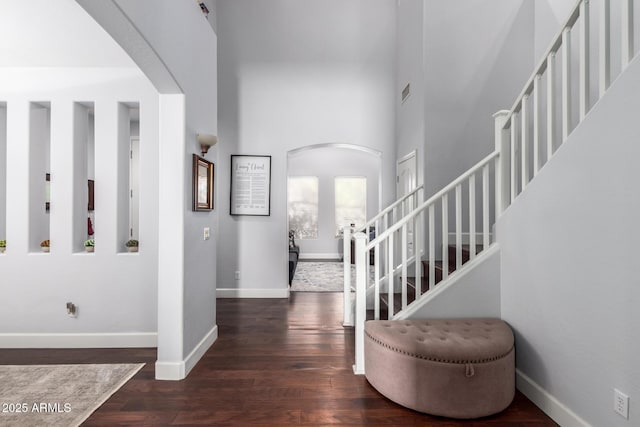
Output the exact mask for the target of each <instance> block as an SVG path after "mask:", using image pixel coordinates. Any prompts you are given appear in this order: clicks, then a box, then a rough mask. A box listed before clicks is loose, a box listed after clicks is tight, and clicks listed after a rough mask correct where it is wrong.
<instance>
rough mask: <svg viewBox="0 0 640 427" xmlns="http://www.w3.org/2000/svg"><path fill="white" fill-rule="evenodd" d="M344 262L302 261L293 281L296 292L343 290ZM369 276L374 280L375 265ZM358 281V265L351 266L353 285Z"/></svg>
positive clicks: (292, 288)
mask: <svg viewBox="0 0 640 427" xmlns="http://www.w3.org/2000/svg"><path fill="white" fill-rule="evenodd" d="M343 268H344V267H343V265H342V262H337V261H334V262H306V261H300V262H299V263H298V265H297V266H296V272H295V274H294V275H293V281H292V282H291V290H292V291H294V292H296V291H297V292H342V291H343V290H344V272H343ZM369 277H370V278H371V280H373V267H372V266H370V267H369ZM355 283H356V267H355V265H352V266H351V287H352V288H354V287H355Z"/></svg>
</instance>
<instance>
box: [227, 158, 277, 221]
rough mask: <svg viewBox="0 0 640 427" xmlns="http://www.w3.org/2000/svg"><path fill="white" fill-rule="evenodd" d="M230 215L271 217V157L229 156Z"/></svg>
mask: <svg viewBox="0 0 640 427" xmlns="http://www.w3.org/2000/svg"><path fill="white" fill-rule="evenodd" d="M229 213H230V214H231V215H256V216H269V215H271V156H249V155H241V154H234V155H231V204H230V212H229Z"/></svg>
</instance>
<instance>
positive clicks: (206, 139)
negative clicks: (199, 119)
mask: <svg viewBox="0 0 640 427" xmlns="http://www.w3.org/2000/svg"><path fill="white" fill-rule="evenodd" d="M196 139H197V140H198V143H199V144H200V151H202V156H203V157H204V155H205V154H207V151H209V148H211V147H213V146H214V145H216V144H217V143H218V137H217V136H215V135H209V134H207V133H197V134H196Z"/></svg>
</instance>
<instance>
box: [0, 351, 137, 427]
mask: <svg viewBox="0 0 640 427" xmlns="http://www.w3.org/2000/svg"><path fill="white" fill-rule="evenodd" d="M143 366H144V363H141V364H111V365H89V364H86V365H20V366H17V365H4V366H0V404H1V405H2V407H1V408H0V426H16V427H30V426H34V427H36V426H37V427H40V426H47V427H57V426H60V427H69V426H79V425H80V424H81V423H82V422H83V421H84V420H86V419H87V418H88V417H89V415H91V414H92V413H93V411H95V410H96V409H98V408H99V407H100V405H102V404H103V403H104V402H105V401H106V400H107V399H108V398H109V397H110V396H111V395H112V394H113V393H115V392H116V391H118V389H119V388H120V387H122V386H123V385H124V384H125V383H126V382H127V381H129V379H131V377H133V376H134V375H135V374H136V373H137V372H138V371H139V370H140V369H141V368H142V367H143Z"/></svg>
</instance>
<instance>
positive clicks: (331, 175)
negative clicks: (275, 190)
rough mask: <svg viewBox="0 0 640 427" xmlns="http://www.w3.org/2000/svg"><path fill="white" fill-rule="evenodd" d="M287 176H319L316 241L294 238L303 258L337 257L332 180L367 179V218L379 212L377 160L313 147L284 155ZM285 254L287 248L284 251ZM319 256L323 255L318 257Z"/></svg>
mask: <svg viewBox="0 0 640 427" xmlns="http://www.w3.org/2000/svg"><path fill="white" fill-rule="evenodd" d="M287 160H288V161H287V170H288V176H289V177H293V176H315V177H318V190H319V191H318V199H319V200H318V238H317V239H296V244H298V245H299V246H300V256H301V257H302V258H305V257H306V258H319V257H326V258H333V259H335V258H337V257H339V256H340V254H341V253H342V249H343V248H342V240H341V239H338V238H336V236H335V182H334V180H335V178H336V177H338V176H360V177H365V178H366V179H367V218H371V217H372V216H373V215H375V213H377V212H378V211H379V210H380V209H379V205H378V192H379V185H378V184H379V178H380V157H379V156H376V155H374V154H371V153H365V152H363V151H359V150H351V149H345V148H332V147H325V148H314V149H309V150H304V151H299V152H296V153H291V154H289V155H288V156H287ZM284 250H285V251H286V247H285V248H284ZM320 255H322V256H320Z"/></svg>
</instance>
